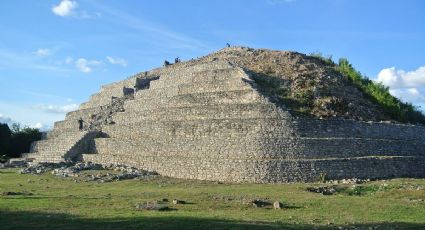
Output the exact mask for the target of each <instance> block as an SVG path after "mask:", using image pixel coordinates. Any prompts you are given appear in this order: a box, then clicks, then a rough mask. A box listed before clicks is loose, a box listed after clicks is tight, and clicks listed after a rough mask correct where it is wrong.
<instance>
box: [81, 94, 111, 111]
mask: <svg viewBox="0 0 425 230" xmlns="http://www.w3.org/2000/svg"><path fill="white" fill-rule="evenodd" d="M111 102H112V97H102V98H99V99H96V100H90V101H87V102H84V103H81V104H80V106H79V107H78V109H92V108H96V107H100V106H105V105H108V104H110V103H111Z"/></svg>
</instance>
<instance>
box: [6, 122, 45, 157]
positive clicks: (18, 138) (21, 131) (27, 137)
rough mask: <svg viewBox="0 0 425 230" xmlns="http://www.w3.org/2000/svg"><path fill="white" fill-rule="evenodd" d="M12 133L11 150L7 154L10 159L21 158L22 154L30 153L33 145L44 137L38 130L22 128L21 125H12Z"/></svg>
mask: <svg viewBox="0 0 425 230" xmlns="http://www.w3.org/2000/svg"><path fill="white" fill-rule="evenodd" d="M11 133H12V134H11V138H10V144H9V149H8V151H7V153H6V155H7V156H8V157H20V155H21V154H22V153H27V152H29V150H30V147H31V143H32V142H33V141H38V140H41V135H42V134H41V132H40V131H39V130H38V129H32V128H29V127H24V128H22V127H21V125H20V124H19V123H14V124H13V125H12V130H11Z"/></svg>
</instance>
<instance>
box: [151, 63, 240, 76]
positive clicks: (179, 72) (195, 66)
mask: <svg viewBox="0 0 425 230" xmlns="http://www.w3.org/2000/svg"><path fill="white" fill-rule="evenodd" d="M233 68H235V67H233V66H232V65H231V64H230V63H229V62H227V61H214V62H208V63H178V64H177V65H176V64H174V65H171V66H167V67H162V68H157V69H154V70H151V71H148V72H146V74H147V76H160V78H180V77H184V76H187V75H190V74H193V73H201V72H205V71H211V70H223V69H233Z"/></svg>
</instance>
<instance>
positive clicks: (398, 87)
mask: <svg viewBox="0 0 425 230" xmlns="http://www.w3.org/2000/svg"><path fill="white" fill-rule="evenodd" d="M375 81H377V82H380V83H382V84H383V85H385V86H388V87H389V89H390V93H391V95H393V96H395V97H397V98H399V99H401V100H402V101H404V102H409V103H412V104H414V105H419V106H420V105H424V104H425V66H422V67H419V68H417V69H416V70H413V71H404V70H400V69H399V70H398V69H396V68H395V67H391V68H385V69H382V70H381V71H380V72H379V74H378V76H377V78H376V79H375Z"/></svg>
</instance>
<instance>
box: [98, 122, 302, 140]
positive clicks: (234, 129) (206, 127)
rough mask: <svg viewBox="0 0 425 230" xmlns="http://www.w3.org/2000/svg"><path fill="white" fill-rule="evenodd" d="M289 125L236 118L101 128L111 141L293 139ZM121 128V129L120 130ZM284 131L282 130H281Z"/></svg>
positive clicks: (140, 123)
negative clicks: (179, 137) (165, 137)
mask: <svg viewBox="0 0 425 230" xmlns="http://www.w3.org/2000/svg"><path fill="white" fill-rule="evenodd" d="M289 125H291V123H290V121H287V120H284V119H280V118H249V119H248V118H246V119H242V118H235V119H213V120H199V119H197V120H184V121H181V120H173V121H154V120H143V121H138V122H135V123H127V124H115V125H110V126H105V127H103V130H102V131H103V132H105V133H106V134H107V135H111V136H113V137H117V136H122V137H127V136H131V135H134V136H135V135H139V134H141V133H144V134H146V135H150V136H153V137H160V136H163V135H169V136H175V135H185V134H190V135H197V136H200V135H202V136H210V135H213V137H214V138H215V137H216V136H217V135H223V134H226V133H229V134H235V133H243V134H245V135H249V136H252V135H256V134H261V135H266V136H268V135H271V134H277V133H278V134H279V135H282V136H285V137H291V136H294V134H293V132H292V130H291V129H290V126H289ZM120 127H122V128H120ZM283 127H285V128H283Z"/></svg>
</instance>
